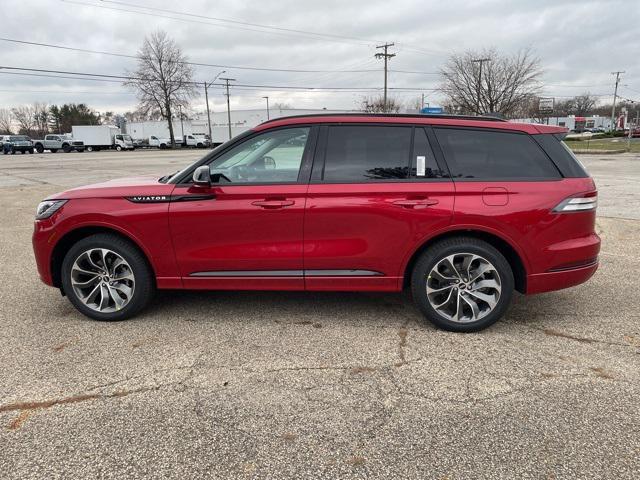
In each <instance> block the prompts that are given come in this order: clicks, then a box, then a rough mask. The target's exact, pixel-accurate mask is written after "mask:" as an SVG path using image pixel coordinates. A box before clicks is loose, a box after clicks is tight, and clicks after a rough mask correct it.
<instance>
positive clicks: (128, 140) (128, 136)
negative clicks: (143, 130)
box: [122, 135, 131, 142]
mask: <svg viewBox="0 0 640 480" xmlns="http://www.w3.org/2000/svg"><path fill="white" fill-rule="evenodd" d="M122 138H123V140H124V141H125V142H130V141H131V135H122Z"/></svg>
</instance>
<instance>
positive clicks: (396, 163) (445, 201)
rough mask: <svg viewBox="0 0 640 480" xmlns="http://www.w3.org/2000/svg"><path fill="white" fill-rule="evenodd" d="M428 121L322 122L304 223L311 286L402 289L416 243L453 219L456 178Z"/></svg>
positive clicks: (332, 288)
mask: <svg viewBox="0 0 640 480" xmlns="http://www.w3.org/2000/svg"><path fill="white" fill-rule="evenodd" d="M428 135H429V136H431V135H432V133H431V132H430V131H428V130H427V129H425V128H423V127H413V126H410V125H409V126H406V125H375V124H365V125H353V124H352V125H348V124H342V125H329V126H325V127H323V128H322V130H321V132H320V138H319V148H318V153H317V155H316V160H315V161H314V166H313V173H312V177H311V182H310V185H309V190H308V195H307V208H306V215H305V229H304V263H305V284H306V288H307V289H308V290H389V291H392V290H397V289H398V288H400V287H401V285H402V275H403V267H404V266H405V265H406V263H407V261H408V259H409V257H410V256H411V254H412V253H413V252H414V251H415V250H416V249H417V248H418V246H419V245H420V244H421V243H422V242H423V241H424V240H425V239H426V238H428V237H429V236H430V235H432V234H433V233H434V232H437V231H438V230H440V229H443V228H445V227H446V226H448V225H449V223H450V222H451V218H452V214H453V202H454V186H453V182H452V181H451V179H450V178H449V176H448V174H447V173H445V168H444V167H443V166H442V164H441V163H438V161H436V158H435V157H434V154H433V151H432V149H431V147H430V141H429V138H428Z"/></svg>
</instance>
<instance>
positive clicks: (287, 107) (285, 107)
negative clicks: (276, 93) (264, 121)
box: [271, 102, 291, 110]
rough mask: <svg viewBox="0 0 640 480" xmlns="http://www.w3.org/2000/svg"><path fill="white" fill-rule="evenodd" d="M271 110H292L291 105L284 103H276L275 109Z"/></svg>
mask: <svg viewBox="0 0 640 480" xmlns="http://www.w3.org/2000/svg"><path fill="white" fill-rule="evenodd" d="M271 108H273V109H274V110H290V109H291V105H290V104H288V103H284V102H276V103H274V104H273V107H271Z"/></svg>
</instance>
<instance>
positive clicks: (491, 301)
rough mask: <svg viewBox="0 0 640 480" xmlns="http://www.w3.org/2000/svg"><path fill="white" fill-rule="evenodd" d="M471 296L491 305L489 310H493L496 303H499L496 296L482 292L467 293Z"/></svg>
mask: <svg viewBox="0 0 640 480" xmlns="http://www.w3.org/2000/svg"><path fill="white" fill-rule="evenodd" d="M467 293H468V294H469V295H472V296H474V297H476V298H478V299H480V300H482V301H483V302H485V303H486V304H487V305H489V308H491V309H493V307H495V306H496V303H498V302H497V301H496V298H495V296H494V295H488V294H486V293H482V292H474V291H468V292H467Z"/></svg>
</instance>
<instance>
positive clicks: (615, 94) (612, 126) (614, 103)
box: [611, 72, 625, 132]
mask: <svg viewBox="0 0 640 480" xmlns="http://www.w3.org/2000/svg"><path fill="white" fill-rule="evenodd" d="M621 73H625V72H611V75H615V76H616V88H615V90H614V91H613V107H611V131H612V132H615V130H616V127H615V124H614V123H613V122H614V121H615V118H616V99H617V98H618V83H619V82H620V74H621Z"/></svg>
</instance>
